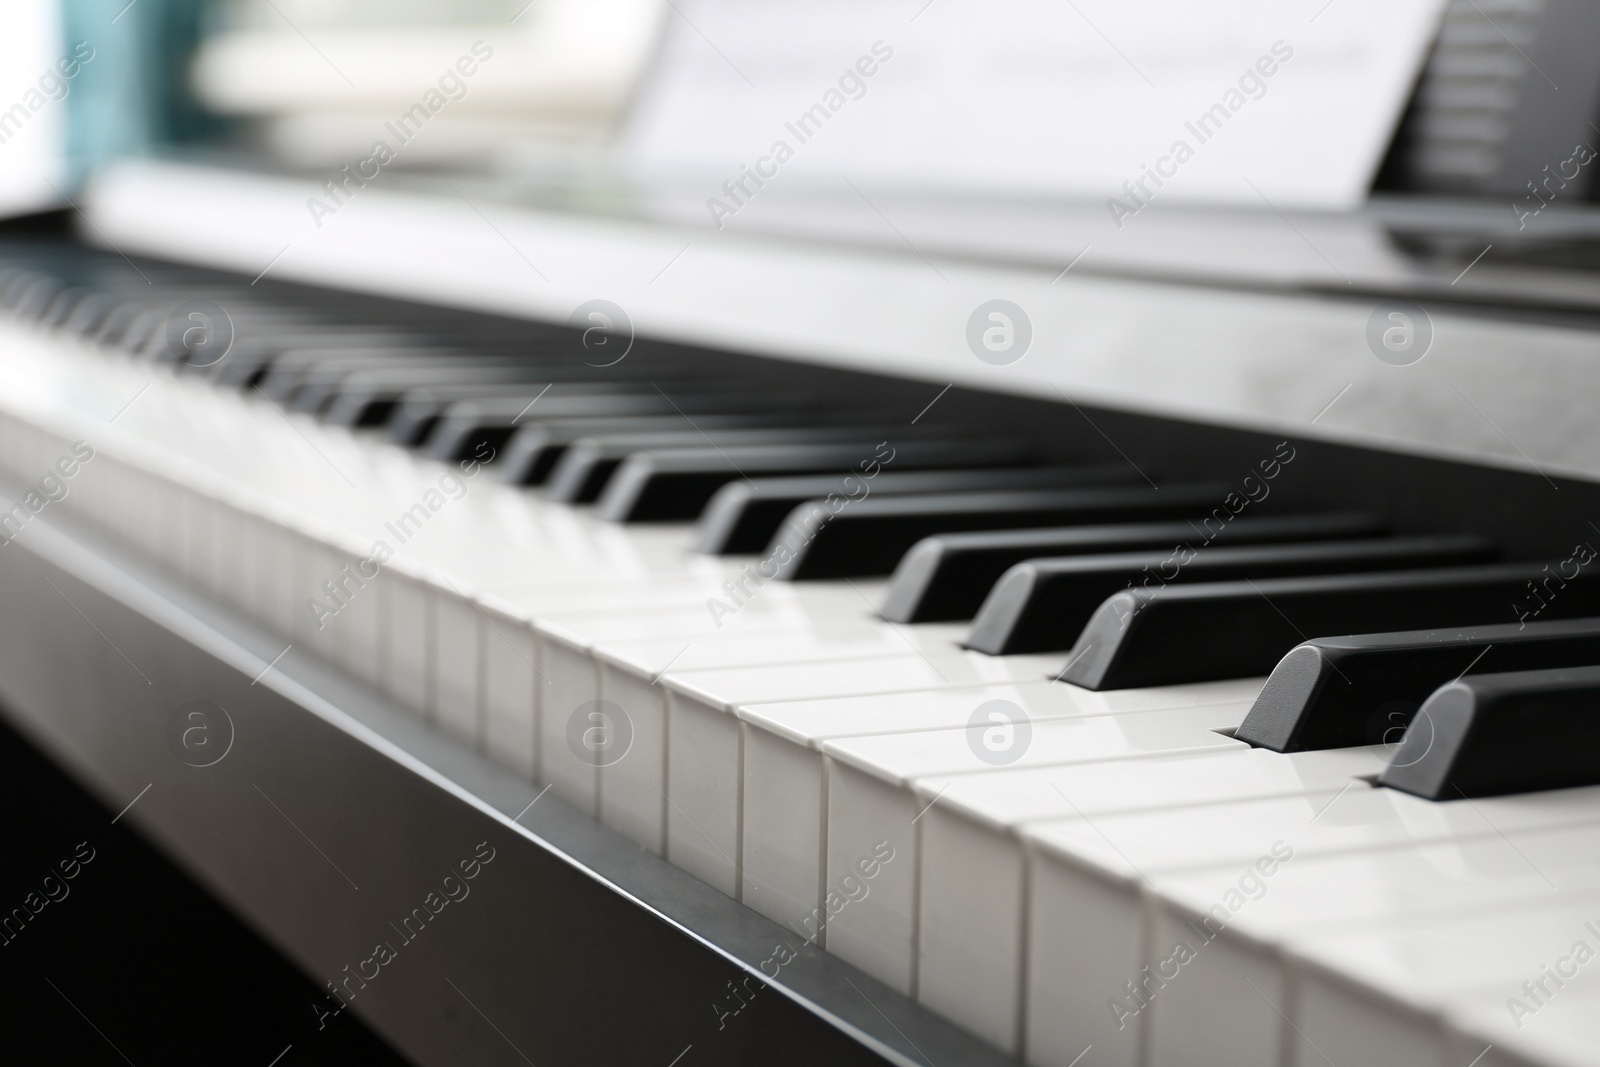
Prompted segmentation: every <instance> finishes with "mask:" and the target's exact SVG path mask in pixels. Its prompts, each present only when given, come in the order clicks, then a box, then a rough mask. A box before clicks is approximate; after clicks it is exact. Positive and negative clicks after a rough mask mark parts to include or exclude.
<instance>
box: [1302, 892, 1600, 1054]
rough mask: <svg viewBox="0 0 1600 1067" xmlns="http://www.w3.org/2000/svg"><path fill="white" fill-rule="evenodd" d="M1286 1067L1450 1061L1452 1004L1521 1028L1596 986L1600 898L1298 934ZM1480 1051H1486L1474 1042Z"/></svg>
mask: <svg viewBox="0 0 1600 1067" xmlns="http://www.w3.org/2000/svg"><path fill="white" fill-rule="evenodd" d="M1287 956H1288V961H1289V966H1290V968H1291V975H1292V980H1293V982H1294V987H1295V995H1294V998H1293V1011H1292V1015H1291V1019H1290V1022H1291V1023H1292V1031H1291V1033H1290V1035H1289V1037H1288V1040H1289V1048H1290V1056H1289V1062H1290V1063H1291V1064H1294V1065H1296V1067H1299V1065H1302V1064H1309V1063H1310V1062H1312V1061H1314V1060H1317V1059H1319V1058H1320V1057H1321V1056H1326V1057H1327V1058H1329V1059H1331V1060H1333V1061H1334V1062H1335V1063H1380V1062H1381V1063H1436V1064H1440V1065H1441V1067H1443V1065H1444V1064H1445V1063H1446V1062H1447V1056H1448V1052H1449V1044H1450V1043H1449V1041H1448V1040H1447V1038H1446V1031H1445V1017H1446V1016H1447V1015H1448V1014H1449V1012H1450V1010H1451V1006H1452V1005H1453V1004H1462V1005H1464V1006H1465V1007H1466V1009H1467V1010H1471V1009H1472V1008H1474V1007H1479V1006H1482V1005H1485V1004H1487V1005H1493V1006H1494V1007H1495V1008H1497V1009H1498V1011H1499V1013H1500V1014H1501V1015H1503V1016H1504V1017H1505V1019H1506V1020H1507V1021H1509V1022H1510V1023H1511V1024H1512V1027H1513V1029H1516V1030H1522V1029H1526V1028H1528V1027H1538V1026H1539V1016H1540V1015H1541V1014H1542V1013H1543V1011H1544V1009H1545V1008H1547V1007H1549V1006H1550V1005H1552V1004H1554V1003H1556V1002H1557V1001H1559V1000H1560V999H1562V998H1563V997H1565V996H1566V995H1567V994H1568V993H1570V992H1572V990H1571V989H1570V988H1569V986H1570V985H1572V984H1573V983H1575V982H1576V983H1583V982H1588V983H1591V984H1595V985H1597V986H1600V973H1597V972H1600V963H1596V962H1595V961H1596V960H1597V959H1600V897H1597V896H1594V895H1584V896H1579V897H1577V898H1573V899H1566V900H1563V901H1561V902H1559V903H1555V904H1550V905H1546V906H1543V907H1534V908H1531V909H1529V908H1522V907H1517V906H1511V907H1501V906H1496V907H1494V908H1492V909H1491V910H1490V911H1487V912H1477V911H1474V912H1471V913H1469V914H1466V915H1457V916H1452V915H1434V916H1429V917H1427V919H1426V920H1425V921H1424V922H1420V923H1419V922H1417V921H1415V920H1410V919H1408V920H1404V921H1402V922H1400V923H1396V924H1388V923H1386V924H1383V925H1381V926H1379V927H1377V928H1374V929H1370V930H1363V931H1349V930H1340V931H1338V932H1335V933H1332V934H1326V935H1321V936H1319V935H1316V934H1313V935H1310V936H1309V937H1302V938H1297V939H1295V940H1294V941H1293V942H1292V943H1291V944H1290V946H1289V948H1288V949H1287ZM1478 1051H1481V1047H1480V1049H1479V1050H1478Z"/></svg>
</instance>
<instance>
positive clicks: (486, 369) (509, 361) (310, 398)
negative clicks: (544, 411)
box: [288, 353, 569, 415]
mask: <svg viewBox="0 0 1600 1067" xmlns="http://www.w3.org/2000/svg"><path fill="white" fill-rule="evenodd" d="M568 376H569V374H568V373H566V368H562V367H559V366H557V365H556V364H555V363H554V361H552V360H538V359H528V358H525V357H521V356H497V355H478V354H475V353H469V354H463V355H458V356H454V357H451V358H449V359H444V360H438V359H426V358H424V359H415V358H412V359H405V360H399V361H396V362H395V363H394V364H392V365H389V364H386V365H384V366H381V367H377V368H373V367H372V366H371V365H370V364H357V365H356V367H355V368H352V366H351V365H350V364H348V363H346V362H344V361H343V360H337V359H335V360H331V361H330V362H329V363H327V364H325V365H324V366H320V367H316V368H313V369H312V370H311V371H309V372H308V373H306V374H305V375H304V377H303V378H302V379H301V381H300V384H299V385H298V386H297V387H295V389H294V391H293V395H292V396H291V397H290V400H289V404H288V408H289V410H291V411H303V412H310V413H314V414H319V415H320V414H325V413H326V412H328V411H331V410H332V408H333V406H334V405H335V404H336V403H337V402H338V400H339V399H340V398H341V397H342V396H343V395H344V393H345V391H346V390H347V389H351V388H355V389H359V390H364V391H370V389H371V386H373V385H374V384H377V383H387V384H388V385H389V388H390V390H391V393H392V395H395V396H397V397H398V396H400V395H403V394H404V393H405V391H406V390H407V389H421V388H440V387H451V388H454V387H460V388H462V389H464V390H465V389H474V391H473V392H470V393H465V394H464V395H468V396H492V395H494V394H495V390H496V388H497V387H498V386H502V385H508V384H516V383H519V382H520V383H526V382H531V381H536V380H541V379H542V380H543V381H546V382H548V381H551V380H553V379H555V378H565V377H568Z"/></svg>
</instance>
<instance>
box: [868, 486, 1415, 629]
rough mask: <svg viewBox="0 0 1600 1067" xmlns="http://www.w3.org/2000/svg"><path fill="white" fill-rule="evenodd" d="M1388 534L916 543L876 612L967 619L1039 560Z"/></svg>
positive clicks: (1320, 520)
mask: <svg viewBox="0 0 1600 1067" xmlns="http://www.w3.org/2000/svg"><path fill="white" fill-rule="evenodd" d="M1387 532H1388V526H1387V524H1385V523H1384V522H1383V520H1381V519H1378V518H1375V517H1373V516H1371V515H1361V514H1355V513H1348V512H1330V513H1327V514H1316V515H1284V516H1281V517H1267V518H1260V519H1254V518H1251V519H1235V520H1233V521H1232V522H1230V523H1227V524H1226V525H1222V526H1217V527H1215V528H1211V527H1208V526H1206V525H1204V524H1202V523H1201V522H1199V521H1182V522H1155V523H1139V524H1135V525H1129V526H1067V527H1062V528H1060V529H1044V530H983V531H980V532H977V533H950V534H938V535H935V536H933V537H927V538H924V539H922V540H921V541H918V542H917V543H916V544H915V545H913V546H912V547H911V548H910V549H909V550H908V551H907V552H906V554H905V556H904V557H902V558H901V560H900V564H899V566H897V567H896V568H895V569H894V575H893V576H892V577H891V578H890V579H889V592H888V594H887V595H886V596H885V597H884V601H883V607H882V608H881V609H880V612H879V613H880V614H881V615H882V616H883V617H884V618H885V619H888V620H889V621H890V622H951V621H954V620H958V619H970V618H972V617H973V616H974V615H975V614H977V611H978V608H979V606H980V605H981V604H982V603H983V599H984V597H986V596H988V595H989V590H990V589H992V588H993V587H994V583H995V582H997V581H999V580H1000V576H1001V575H1002V574H1004V573H1005V572H1006V571H1007V570H1008V569H1010V568H1011V567H1012V566H1014V565H1015V564H1018V563H1021V562H1022V561H1023V560H1025V559H1033V558H1036V557H1044V556H1066V555H1073V556H1082V555H1091V554H1094V553H1099V552H1135V551H1141V550H1144V549H1159V548H1166V549H1169V550H1170V551H1171V553H1172V554H1173V555H1175V556H1176V555H1178V554H1180V553H1186V552H1194V551H1197V550H1198V549H1199V548H1200V547H1203V546H1206V545H1211V544H1219V545H1224V544H1225V545H1254V544H1270V543H1276V542H1282V543H1291V542H1297V541H1334V540H1341V539H1344V538H1353V537H1377V536H1379V535H1381V534H1384V533H1387Z"/></svg>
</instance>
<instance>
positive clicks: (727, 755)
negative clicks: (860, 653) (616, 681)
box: [662, 651, 1060, 896]
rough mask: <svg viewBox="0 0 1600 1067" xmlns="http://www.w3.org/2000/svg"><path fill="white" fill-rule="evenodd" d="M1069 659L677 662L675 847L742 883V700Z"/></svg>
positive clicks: (999, 675) (670, 680)
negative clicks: (715, 665) (686, 667)
mask: <svg viewBox="0 0 1600 1067" xmlns="http://www.w3.org/2000/svg"><path fill="white" fill-rule="evenodd" d="M1059 660H1060V657H1059V656H1008V657H987V656H979V655H977V654H976V653H970V652H959V651H958V652H951V653H945V654H941V655H937V656H932V657H930V656H927V655H917V654H901V655H896V656H884V657H881V658H875V659H868V660H837V661H833V662H830V663H810V664H782V665H775V666H766V667H739V668H728V669H724V670H715V671H712V670H707V671H678V670H676V669H674V670H671V671H669V672H667V674H666V675H664V676H663V677H662V684H663V685H664V686H665V687H666V689H667V797H668V798H669V801H670V802H669V804H668V811H667V857H668V858H669V859H670V860H671V861H672V862H673V863H674V864H676V865H678V866H680V867H682V868H683V869H684V870H687V871H689V872H690V873H691V874H694V875H695V876H696V877H698V878H700V879H701V880H702V881H705V882H707V883H709V884H710V885H713V886H716V887H717V888H718V889H721V890H722V891H723V892H725V893H727V894H728V895H729V896H737V895H738V894H739V892H740V887H739V881H740V877H739V873H738V872H739V858H738V857H739V848H740V840H739V838H740V835H739V805H740V784H741V766H740V748H741V744H740V730H739V720H738V718H737V711H738V709H739V708H740V707H741V706H742V705H745V704H760V703H767V702H770V701H772V700H775V699H777V698H779V697H790V698H802V699H803V698H822V697H833V696H856V695H865V694H870V693H894V692H911V691H915V690H924V689H947V688H963V687H971V686H982V685H985V684H989V683H993V682H1006V681H1017V680H1024V679H1037V678H1040V677H1043V676H1045V674H1046V672H1047V671H1048V670H1049V669H1050V668H1051V667H1052V666H1059Z"/></svg>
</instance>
